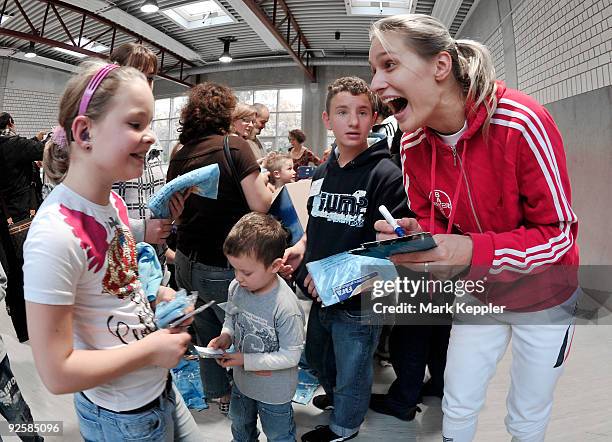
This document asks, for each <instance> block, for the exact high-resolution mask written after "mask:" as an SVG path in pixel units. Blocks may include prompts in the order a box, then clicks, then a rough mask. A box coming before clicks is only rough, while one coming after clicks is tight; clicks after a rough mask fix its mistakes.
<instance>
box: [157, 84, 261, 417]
mask: <svg viewBox="0 0 612 442" xmlns="http://www.w3.org/2000/svg"><path fill="white" fill-rule="evenodd" d="M235 107H236V98H235V96H234V93H233V92H232V90H231V89H230V88H228V87H225V86H221V85H218V84H215V83H202V84H198V85H197V86H195V87H194V88H193V89H192V90H191V93H190V95H189V101H188V102H187V104H186V105H185V107H184V108H183V111H182V113H181V119H180V121H181V128H180V132H181V134H180V136H179V141H180V143H181V144H182V145H183V147H182V148H181V149H180V150H179V151H177V152H176V154H175V155H174V157H173V158H172V159H171V161H170V165H169V168H168V176H167V178H168V180H171V179H173V178H176V177H177V176H179V175H181V174H184V173H186V172H189V171H191V170H194V169H198V168H200V167H204V166H208V165H209V164H218V165H219V169H220V176H219V191H218V196H217V199H216V200H213V199H209V198H202V197H200V196H197V195H191V196H190V197H189V199H188V200H187V201H186V203H185V209H184V211H183V213H182V215H181V216H180V218H179V224H178V230H177V251H176V260H175V266H176V280H177V283H178V285H179V286H180V287H184V288H186V289H188V290H197V291H198V296H199V299H198V303H197V305H196V307H197V306H199V305H201V304H203V303H205V302H208V301H211V300H215V301H217V304H218V303H220V302H225V301H227V290H228V288H229V284H230V282H231V281H232V279H233V278H234V270H233V269H232V268H231V266H230V265H229V263H228V261H227V259H226V258H225V255H224V254H223V241H224V240H225V237H226V236H227V234H228V233H229V231H230V230H231V228H232V226H233V225H234V224H235V223H236V222H237V221H238V220H239V219H240V218H241V217H242V216H243V215H244V214H246V213H248V212H250V211H257V212H262V213H266V212H267V211H268V209H269V208H270V204H271V203H272V193H271V192H270V191H269V190H268V189H267V188H266V184H265V180H264V177H263V175H262V174H261V173H260V172H259V165H258V164H257V161H256V160H255V157H254V156H253V152H252V151H251V148H250V147H249V145H248V144H247V142H246V141H245V140H244V139H243V138H242V137H236V136H228V135H229V134H230V123H231V122H232V113H233V112H234V108H235ZM224 142H227V143H228V147H229V151H230V157H229V158H227V157H226V155H225V153H224V147H223V146H224ZM230 161H231V163H230ZM232 166H233V167H232ZM224 316H225V313H224V312H223V310H221V308H219V307H218V306H216V305H215V306H214V307H213V308H209V309H207V310H204V311H203V312H202V313H200V314H199V315H198V316H196V319H195V331H196V335H197V339H198V342H199V344H200V345H203V346H207V345H208V343H209V342H210V340H211V339H213V338H215V337H217V336H219V334H220V332H221V327H222V325H223V320H224ZM200 368H201V373H202V381H203V384H204V390H205V393H206V397H207V398H211V399H213V398H219V409H220V410H221V412H223V413H227V412H228V411H229V399H230V393H231V386H230V378H229V375H228V373H227V371H226V370H225V369H224V368H222V367H221V366H219V365H218V364H217V363H216V362H215V361H214V360H212V359H201V360H200Z"/></svg>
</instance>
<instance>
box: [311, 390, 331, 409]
mask: <svg viewBox="0 0 612 442" xmlns="http://www.w3.org/2000/svg"><path fill="white" fill-rule="evenodd" d="M312 405H314V406H315V407H317V408H318V409H319V410H323V411H328V410H333V409H334V403H333V402H332V401H331V399H329V396H328V395H326V394H320V395H318V396H315V397H314V399H313V400H312Z"/></svg>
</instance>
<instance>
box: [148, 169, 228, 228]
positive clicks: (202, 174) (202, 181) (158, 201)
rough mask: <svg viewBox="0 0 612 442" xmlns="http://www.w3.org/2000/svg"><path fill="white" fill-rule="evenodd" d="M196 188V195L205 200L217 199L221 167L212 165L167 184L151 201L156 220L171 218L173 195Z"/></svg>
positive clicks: (150, 204) (151, 208)
mask: <svg viewBox="0 0 612 442" xmlns="http://www.w3.org/2000/svg"><path fill="white" fill-rule="evenodd" d="M190 187H195V189H194V193H195V194H196V195H199V196H201V197H204V198H211V199H217V192H218V189H219V165H218V164H216V163H215V164H210V165H208V166H204V167H200V168H199V169H195V170H192V171H191V172H187V173H186V174H184V175H181V176H178V177H176V178H175V179H173V180H172V181H170V182H168V183H166V184H165V185H164V186H163V187H162V188H161V189H159V191H157V193H155V195H153V196H152V197H151V199H150V200H149V209H150V210H151V213H152V214H153V217H154V218H161V219H167V218H170V208H169V207H168V203H169V202H170V198H172V194H174V193H175V192H182V191H184V190H186V189H189V188H190Z"/></svg>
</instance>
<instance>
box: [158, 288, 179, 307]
mask: <svg viewBox="0 0 612 442" xmlns="http://www.w3.org/2000/svg"><path fill="white" fill-rule="evenodd" d="M174 298H176V291H175V290H174V289H173V288H172V287H166V286H163V285H161V286H159V289H158V290H157V299H156V300H155V301H156V303H157V304H159V303H160V302H170V301H172V300H173V299H174Z"/></svg>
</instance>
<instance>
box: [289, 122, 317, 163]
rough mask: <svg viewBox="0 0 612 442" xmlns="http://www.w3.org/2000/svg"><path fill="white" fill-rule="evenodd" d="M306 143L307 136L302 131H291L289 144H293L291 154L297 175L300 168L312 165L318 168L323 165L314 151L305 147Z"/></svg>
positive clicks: (290, 149)
mask: <svg viewBox="0 0 612 442" xmlns="http://www.w3.org/2000/svg"><path fill="white" fill-rule="evenodd" d="M304 141H306V135H305V134H304V132H302V131H301V130H300V129H293V130H290V131H289V143H290V144H291V147H290V148H289V154H290V155H291V159H292V160H293V170H295V171H296V173H297V170H298V167H300V166H309V165H311V164H312V165H315V166H318V165H319V164H321V159H320V158H319V157H318V156H316V155H315V154H314V153H313V152H312V150H310V149H308V148H307V147H305V146H304Z"/></svg>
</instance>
